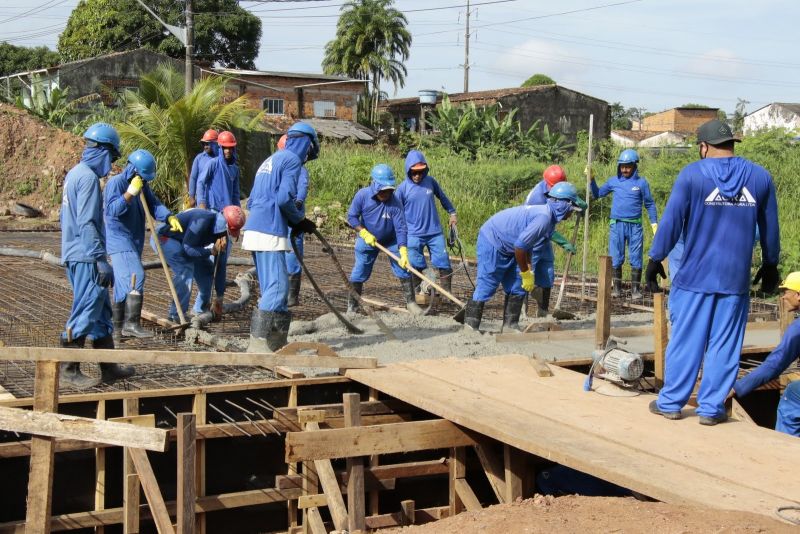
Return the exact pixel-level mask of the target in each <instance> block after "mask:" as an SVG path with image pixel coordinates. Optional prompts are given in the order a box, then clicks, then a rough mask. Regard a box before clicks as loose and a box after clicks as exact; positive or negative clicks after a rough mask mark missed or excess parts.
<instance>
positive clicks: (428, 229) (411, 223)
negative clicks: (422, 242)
mask: <svg viewBox="0 0 800 534" xmlns="http://www.w3.org/2000/svg"><path fill="white" fill-rule="evenodd" d="M418 163H424V164H425V165H427V164H428V162H427V161H425V156H424V155H423V154H422V152H420V151H419V150H412V151H410V152H409V153H408V155H407V156H406V179H405V180H403V183H401V184H400V187H398V188H397V190H396V191H395V192H394V196H395V197H397V199H398V200H400V202H401V203H402V204H403V209H404V210H405V219H406V226H407V227H408V235H411V236H414V237H431V236H435V235H439V234H441V233H442V224H441V223H440V222H439V214H438V213H437V212H436V200H435V198H438V199H439V202H441V204H442V207H443V208H444V209H445V211H447V213H450V214H453V213H455V212H456V209H455V208H454V207H453V203H452V202H450V199H449V198H447V195H446V194H445V193H444V191H443V190H442V188H441V187H440V186H439V182H437V181H436V179H435V178H434V177H433V176H431V175H429V174H428V170H427V169H426V170H425V176H424V177H423V178H422V180H421V181H420V182H419V183H418V184H416V183H414V181H413V180H412V179H411V174H410V171H411V167H412V166H414V165H416V164H418ZM434 197H435V198H434Z"/></svg>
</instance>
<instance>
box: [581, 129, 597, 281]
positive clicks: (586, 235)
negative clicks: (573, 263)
mask: <svg viewBox="0 0 800 534" xmlns="http://www.w3.org/2000/svg"><path fill="white" fill-rule="evenodd" d="M593 135H594V115H589V150H588V154H587V158H586V171H587V174H586V211H585V212H584V213H583V270H582V274H581V297H583V296H584V295H586V264H587V261H588V259H589V203H590V201H591V199H592V186H591V183H592V136H593Z"/></svg>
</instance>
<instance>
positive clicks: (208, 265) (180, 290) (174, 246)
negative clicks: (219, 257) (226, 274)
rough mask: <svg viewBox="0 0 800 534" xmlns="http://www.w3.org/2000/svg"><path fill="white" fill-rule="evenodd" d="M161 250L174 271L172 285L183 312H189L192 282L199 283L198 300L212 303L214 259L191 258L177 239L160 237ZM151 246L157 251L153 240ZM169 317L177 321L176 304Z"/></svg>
mask: <svg viewBox="0 0 800 534" xmlns="http://www.w3.org/2000/svg"><path fill="white" fill-rule="evenodd" d="M159 242H160V243H161V250H162V251H163V252H164V257H165V258H166V259H167V264H168V265H169V268H170V269H172V283H173V285H174V286H175V292H176V293H177V294H178V302H180V305H181V310H182V311H183V313H184V314H185V313H186V312H187V311H189V298H190V297H191V296H192V282H194V281H195V280H196V281H197V299H198V300H199V301H202V302H210V301H211V285H212V282H213V281H212V280H211V272H212V271H213V269H214V263H213V259H212V258H211V257H210V256H202V257H199V258H195V257H192V256H189V255H188V254H186V252H184V250H183V244H182V243H181V242H180V241H178V240H177V239H171V238H166V237H160V238H159ZM150 246H152V247H153V250H155V248H156V247H155V243H154V242H153V238H152V237H151V238H150ZM169 317H170V319H171V320H175V319H176V318H177V317H178V311H177V309H176V308H175V303H174V302H172V303H170V305H169Z"/></svg>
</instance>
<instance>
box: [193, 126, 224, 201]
mask: <svg viewBox="0 0 800 534" xmlns="http://www.w3.org/2000/svg"><path fill="white" fill-rule="evenodd" d="M218 136H219V133H218V132H217V131H216V130H214V129H213V128H211V129H208V130H206V131H205V133H204V134H203V137H201V138H200V145H201V146H202V147H203V150H202V151H201V152H200V153H199V154H197V155H196V156H195V157H194V159H193V160H192V169H191V170H190V171H189V187H188V196H187V199H186V200H187V202H186V207H187V208H193V207H195V206H196V205H197V198H196V195H197V177H198V176H200V175H201V174H203V173H204V172H205V168H206V166H207V165H208V164H209V163H210V162H211V161H212V160H213V159H215V158H216V157H217V156H218V155H219V145H218V144H217V137H218Z"/></svg>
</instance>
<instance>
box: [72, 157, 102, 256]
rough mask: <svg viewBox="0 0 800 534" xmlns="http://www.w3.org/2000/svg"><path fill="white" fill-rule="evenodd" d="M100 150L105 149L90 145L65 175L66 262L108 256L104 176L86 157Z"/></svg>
mask: <svg viewBox="0 0 800 534" xmlns="http://www.w3.org/2000/svg"><path fill="white" fill-rule="evenodd" d="M97 150H101V149H98V148H87V149H86V151H84V157H83V158H82V159H81V162H80V163H78V164H77V165H75V166H74V167H73V168H72V169H70V171H69V172H68V173H67V176H66V177H65V178H64V191H63V194H62V197H61V261H62V263H64V264H66V263H67V262H71V261H77V262H86V263H93V262H96V261H101V260H102V261H105V259H106V236H105V228H104V226H103V195H102V193H101V192H100V176H98V174H96V172H95V171H94V170H92V167H90V162H87V161H86V159H87V157H86V156H87V152H95V151H97ZM108 169H110V162H109V164H108ZM100 172H102V169H101V170H100ZM106 172H108V171H106Z"/></svg>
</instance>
